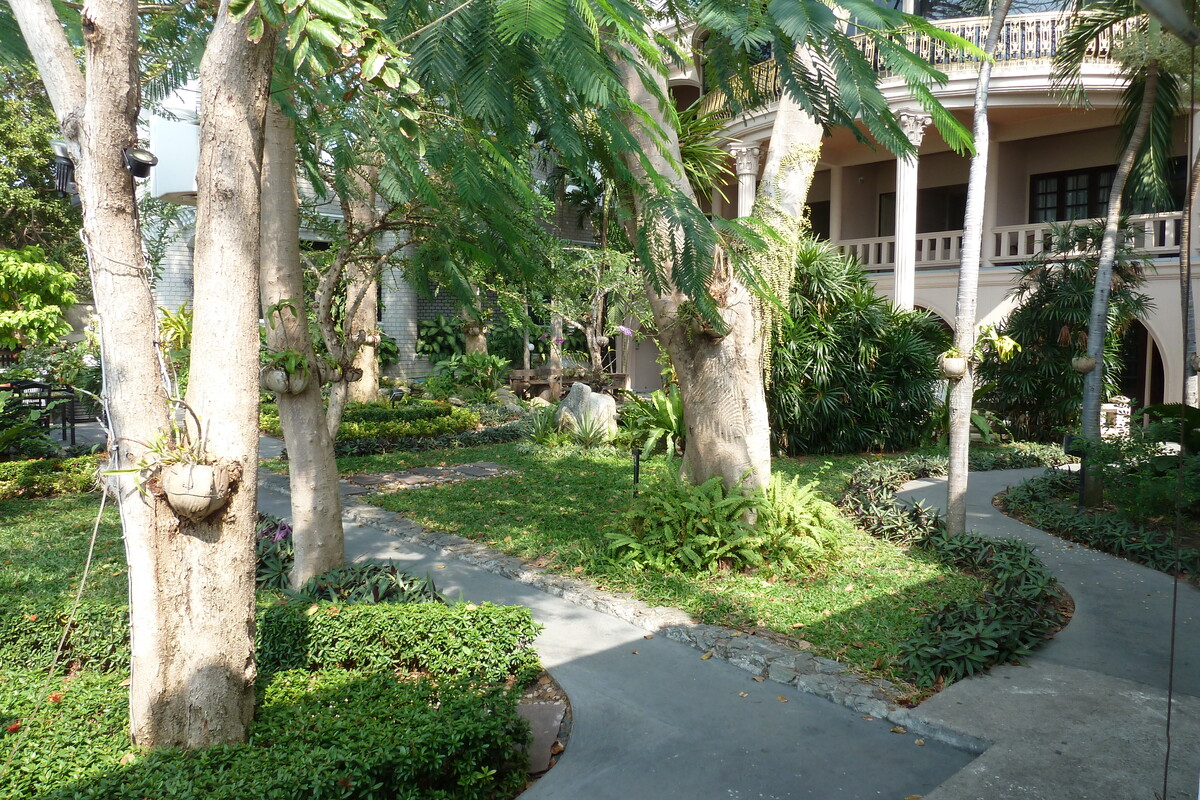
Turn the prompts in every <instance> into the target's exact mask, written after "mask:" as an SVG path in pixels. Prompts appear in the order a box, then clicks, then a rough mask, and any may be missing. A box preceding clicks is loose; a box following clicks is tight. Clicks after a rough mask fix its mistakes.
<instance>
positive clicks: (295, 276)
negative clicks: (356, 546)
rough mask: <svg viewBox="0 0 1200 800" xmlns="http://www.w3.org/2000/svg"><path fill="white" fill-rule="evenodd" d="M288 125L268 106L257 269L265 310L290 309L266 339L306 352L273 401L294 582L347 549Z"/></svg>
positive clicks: (338, 562) (334, 563)
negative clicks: (287, 492)
mask: <svg viewBox="0 0 1200 800" xmlns="http://www.w3.org/2000/svg"><path fill="white" fill-rule="evenodd" d="M293 125H294V123H293V122H292V120H291V119H289V118H288V117H286V116H285V115H284V114H283V112H282V111H280V109H279V106H278V105H277V104H275V103H271V105H270V108H269V110H268V114H267V128H266V135H265V140H266V142H265V146H264V149H263V176H262V208H263V214H262V242H263V247H262V257H261V261H260V267H261V278H262V287H261V293H262V306H263V308H264V309H265V308H270V307H271V306H274V305H276V304H278V303H280V302H283V301H287V302H289V303H291V304H292V306H293V308H294V309H295V311H294V313H293V312H290V311H286V310H281V312H280V314H279V315H278V316H277V317H276V318H275V326H274V327H272V326H270V325H268V326H267V344H268V345H269V346H271V347H272V348H275V349H277V350H287V349H292V350H299V351H300V352H302V353H304V357H305V360H306V361H307V363H308V365H309V373H310V379H309V382H308V386H307V387H306V388H305V389H304V391H303V392H300V393H299V394H288V393H281V394H279V395H278V397H277V398H276V401H277V402H278V404H279V424H280V426H281V427H282V428H283V438H284V441H285V442H286V443H287V450H288V456H289V461H288V484H289V486H290V488H291V504H292V541H293V542H294V543H295V550H296V563H295V566H294V567H293V568H292V575H291V583H292V586H293V587H299V586H301V585H302V584H304V582H305V581H307V580H308V579H309V578H312V577H315V576H316V575H320V574H321V573H322V572H325V571H327V570H330V569H333V568H335V567H340V566H342V564H343V563H344V562H345V551H344V544H343V538H342V537H343V531H342V502H341V497H340V495H339V494H338V473H337V462H336V461H335V460H334V454H333V440H332V439H330V438H329V430H328V429H327V428H326V425H325V408H324V406H323V404H322V402H321V382H320V381H319V380H318V378H317V374H316V372H317V370H316V357H315V355H314V353H313V347H312V339H311V338H310V336H309V332H308V315H307V312H306V309H305V306H306V301H305V297H304V276H303V273H302V270H301V266H300V213H299V197H298V195H297V192H296V138H295V129H294V127H293Z"/></svg>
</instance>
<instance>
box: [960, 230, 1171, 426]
mask: <svg viewBox="0 0 1200 800" xmlns="http://www.w3.org/2000/svg"><path fill="white" fill-rule="evenodd" d="M1102 233H1103V225H1102V224H1100V223H1097V222H1087V223H1066V224H1061V225H1052V226H1051V228H1050V235H1051V236H1052V237H1053V241H1052V246H1051V247H1050V248H1048V249H1047V250H1045V251H1044V252H1043V253H1042V254H1041V255H1040V256H1039V257H1038V258H1036V259H1035V260H1033V261H1031V262H1030V263H1028V264H1026V265H1024V266H1023V267H1021V268H1020V280H1019V282H1018V283H1017V286H1016V288H1014V289H1013V290H1012V293H1011V294H1012V296H1013V297H1015V298H1016V299H1017V300H1018V302H1019V303H1020V305H1019V307H1018V308H1017V309H1016V310H1015V311H1013V313H1012V314H1010V315H1009V317H1008V318H1007V319H1006V320H1004V322H1003V323H1001V325H1000V326H999V332H1000V333H1001V334H1004V335H1008V336H1011V337H1012V338H1013V339H1016V340H1017V341H1018V342H1020V343H1021V345H1022V349H1021V351H1020V352H1018V353H1016V354H1015V355H1014V356H1013V358H1012V360H1010V361H1009V362H1007V363H1002V362H1001V361H1000V359H999V358H998V357H997V356H996V355H995V354H994V353H991V354H988V355H987V356H986V357H985V358H984V360H983V363H982V364H980V366H979V375H980V378H981V380H982V381H983V382H984V383H987V384H993V385H994V387H995V388H994V390H993V391H992V392H990V393H989V394H988V396H987V397H986V398H984V401H983V403H984V405H985V406H986V407H987V408H989V409H991V410H992V411H994V412H995V413H996V414H997V415H998V416H999V417H1001V418H1002V419H1004V420H1005V423H1006V425H1007V426H1008V428H1009V429H1010V430H1011V431H1012V433H1013V435H1014V436H1015V437H1016V438H1018V439H1028V440H1031V441H1050V440H1053V439H1057V438H1061V436H1062V433H1063V432H1064V431H1066V430H1068V429H1071V428H1073V427H1074V426H1075V425H1077V424H1078V422H1079V414H1080V411H1079V398H1080V397H1081V396H1082V393H1083V376H1082V375H1080V374H1079V373H1078V372H1076V371H1075V370H1074V369H1072V367H1071V359H1072V357H1074V356H1077V355H1081V354H1083V353H1084V352H1086V349H1087V330H1088V317H1089V315H1090V313H1091V308H1092V292H1093V287H1094V282H1095V277H1096V262H1097V260H1098V258H1099V246H1100V237H1101V235H1102ZM1122 234H1123V235H1122V237H1121V246H1120V247H1119V248H1118V250H1117V260H1116V263H1115V265H1114V267H1113V282H1112V299H1111V301H1110V303H1109V322H1108V335H1107V337H1106V341H1105V345H1104V361H1105V364H1107V365H1108V370H1107V372H1106V375H1105V379H1106V385H1105V393H1106V394H1108V395H1114V394H1116V393H1117V387H1116V384H1115V383H1114V379H1115V378H1116V376H1117V375H1118V374H1119V373H1120V365H1121V363H1122V361H1121V337H1122V336H1123V335H1124V333H1125V331H1126V330H1127V329H1128V328H1129V326H1130V324H1131V323H1132V322H1133V321H1134V320H1135V319H1137V318H1138V317H1142V316H1144V315H1145V314H1146V312H1147V311H1148V310H1149V308H1150V300H1149V298H1148V297H1147V296H1146V295H1145V294H1143V293H1141V292H1140V291H1138V289H1139V288H1140V287H1141V286H1142V284H1143V283H1144V282H1145V274H1144V273H1145V266H1144V263H1143V262H1142V260H1141V258H1140V256H1139V254H1138V253H1137V252H1136V251H1135V250H1134V249H1133V248H1132V247H1131V244H1130V243H1131V238H1130V237H1131V235H1132V230H1131V229H1130V228H1128V227H1126V228H1125V229H1124V231H1123V232H1122Z"/></svg>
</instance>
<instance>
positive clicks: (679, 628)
mask: <svg viewBox="0 0 1200 800" xmlns="http://www.w3.org/2000/svg"><path fill="white" fill-rule="evenodd" d="M273 477H275V478H276V479H277V480H278V479H280V478H282V479H283V480H282V485H271V483H274V482H272V481H266V482H264V481H262V480H260V482H259V485H260V486H263V487H264V488H268V489H271V490H272V491H276V492H282V493H286V492H287V489H286V488H285V487H286V481H287V479H286V477H284V476H280V475H275V476H273ZM342 513H343V516H344V517H345V518H347V519H350V520H353V521H354V522H357V523H360V524H364V525H370V526H372V527H375V528H378V529H380V530H382V531H385V532H387V533H389V534H391V535H392V536H395V537H396V538H398V539H400V540H401V541H404V542H408V543H410V544H415V545H419V546H421V547H424V548H426V549H429V550H433V551H434V552H436V553H437V554H438V555H440V556H443V557H446V558H454V559H458V560H460V561H465V562H467V563H469V564H472V565H474V566H477V567H480V568H482V569H485V570H487V571H488V572H492V573H495V574H497V575H503V576H504V577H506V578H509V579H511V580H515V581H518V582H520V583H523V584H526V585H528V586H533V587H536V588H537V589H540V590H541V591H544V592H546V593H547V594H551V595H554V596H556V597H561V598H562V599H564V600H566V601H568V602H571V603H574V604H575V605H578V606H582V607H584V608H589V609H592V610H593V611H599V612H600V613H602V614H608V615H609V616H612V617H616V618H617V619H621V620H624V621H625V622H628V623H630V624H631V625H635V626H636V627H639V628H641V629H643V630H645V631H648V632H650V633H653V634H655V635H658V636H663V637H665V638H667V639H671V640H672V641H676V642H681V643H683V644H686V645H689V646H691V647H694V648H695V649H697V650H699V651H701V652H703V653H712V655H713V656H714V657H717V658H720V659H722V660H723V661H727V662H728V663H730V664H732V665H733V666H735V667H737V668H739V669H742V670H745V671H746V672H749V673H752V674H754V675H756V676H760V677H762V678H764V679H767V680H770V681H773V682H776V683H781V684H784V685H787V686H795V687H797V688H798V689H800V690H801V691H803V692H807V693H808V694H812V695H815V696H817V697H820V698H823V699H825V700H829V701H831V702H833V703H836V704H838V705H842V706H846V707H847V708H851V709H853V710H854V711H857V712H859V713H860V714H866V715H870V716H872V717H876V718H879V719H886V720H889V721H891V722H894V723H895V724H897V725H902V726H904V727H905V728H907V729H908V731H909V732H911V733H916V734H921V735H924V736H927V737H929V738H931V739H936V740H938V741H942V742H946V743H948V744H951V745H953V746H955V747H959V748H962V749H965V750H968V751H971V752H974V753H981V752H983V751H984V750H985V749H986V748H987V744H988V743H986V742H983V741H981V740H978V739H975V738H973V737H969V736H965V735H963V734H959V733H957V732H954V731H950V730H946V729H944V728H940V727H934V726H931V725H929V724H928V723H927V722H925V721H923V720H922V719H921V717H920V715H918V714H917V713H915V710H912V709H908V708H905V707H903V706H898V705H896V703H895V702H893V701H892V699H891V694H889V693H894V688H895V687H894V684H892V683H891V682H890V681H886V680H883V679H878V680H875V681H871V682H867V681H865V680H864V679H863V678H862V677H861V676H859V675H858V674H856V673H855V672H854V671H853V670H851V669H850V668H848V667H846V666H845V665H844V664H841V663H839V662H837V661H833V660H831V659H828V658H822V657H820V656H815V655H813V654H811V653H806V652H804V651H801V650H795V649H793V648H790V647H785V646H783V645H780V644H776V643H775V642H772V641H769V640H767V639H764V638H763V637H760V636H755V635H753V634H745V633H743V632H741V631H735V630H731V629H729V628H723V627H720V626H718V625H708V624H705V623H699V622H694V621H693V620H692V619H691V617H690V616H688V615H687V614H685V613H684V612H682V611H680V610H679V609H675V608H666V607H662V606H651V605H648V604H646V603H644V602H642V601H641V600H638V599H637V598H635V597H633V596H631V595H628V594H615V593H612V592H605V591H602V590H600V589H597V588H596V587H595V586H594V585H592V584H591V583H588V582H587V581H582V580H578V579H576V578H570V577H567V576H565V575H558V574H556V573H553V572H549V571H547V570H545V569H543V568H540V567H534V566H531V565H529V564H527V563H525V562H524V561H522V560H521V559H519V558H517V557H515V556H510V555H506V554H505V553H502V552H500V551H498V550H494V549H492V548H490V547H487V546H486V545H482V544H480V543H478V542H475V541H472V540H471V539H466V538H464V537H462V536H456V535H454V534H449V533H440V532H438V531H432V530H429V529H426V528H422V527H421V526H420V525H417V524H416V523H415V522H412V521H411V520H409V519H407V518H406V517H403V516H401V515H399V514H396V513H394V512H391V511H387V510H386V509H383V508H380V507H378V506H374V505H370V504H369V503H366V502H364V501H362V500H360V499H358V498H357V497H346V496H343V498H342Z"/></svg>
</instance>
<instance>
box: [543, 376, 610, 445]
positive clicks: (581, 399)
mask: <svg viewBox="0 0 1200 800" xmlns="http://www.w3.org/2000/svg"><path fill="white" fill-rule="evenodd" d="M584 417H590V418H591V419H592V421H593V422H595V423H599V424H602V425H603V426H604V428H605V430H607V431H608V435H609V436H610V437H612V436H615V435H616V433H617V401H616V400H614V399H613V398H612V397H611V396H610V395H607V394H597V393H596V392H593V391H592V387H590V386H588V385H587V384H586V383H576V384H575V385H574V386H572V387H571V391H570V392H568V393H567V396H566V397H564V398H563V401H562V402H561V403H559V405H558V411H556V412H555V414H554V421H555V423H557V424H558V427H559V429H562V430H565V429H567V428H569V427H571V426H573V425H574V424H576V423H578V422H579V421H580V420H582V419H583V418H584Z"/></svg>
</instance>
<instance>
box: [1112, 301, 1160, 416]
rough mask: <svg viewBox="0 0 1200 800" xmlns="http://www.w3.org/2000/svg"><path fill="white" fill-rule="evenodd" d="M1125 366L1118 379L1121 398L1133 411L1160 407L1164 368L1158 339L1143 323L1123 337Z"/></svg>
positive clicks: (1130, 329) (1135, 323)
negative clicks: (1129, 403) (1154, 404)
mask: <svg viewBox="0 0 1200 800" xmlns="http://www.w3.org/2000/svg"><path fill="white" fill-rule="evenodd" d="M1122 351H1123V352H1122V355H1123V356H1124V362H1125V363H1124V365H1123V368H1122V370H1121V374H1120V375H1119V376H1118V377H1117V385H1118V386H1119V387H1120V392H1121V394H1123V395H1125V396H1126V397H1129V398H1131V399H1132V400H1133V405H1134V407H1135V408H1137V407H1139V406H1146V405H1151V404H1153V403H1161V402H1163V401H1164V399H1165V392H1166V377H1167V376H1166V364H1165V362H1164V360H1163V349H1162V346H1161V345H1160V344H1159V340H1158V337H1157V336H1156V335H1155V334H1154V331H1152V330H1151V329H1150V326H1149V325H1147V324H1146V321H1143V320H1134V321H1133V324H1132V325H1130V326H1129V330H1128V331H1126V332H1125V336H1124V337H1122Z"/></svg>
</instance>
